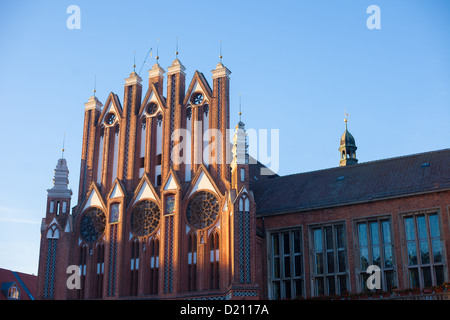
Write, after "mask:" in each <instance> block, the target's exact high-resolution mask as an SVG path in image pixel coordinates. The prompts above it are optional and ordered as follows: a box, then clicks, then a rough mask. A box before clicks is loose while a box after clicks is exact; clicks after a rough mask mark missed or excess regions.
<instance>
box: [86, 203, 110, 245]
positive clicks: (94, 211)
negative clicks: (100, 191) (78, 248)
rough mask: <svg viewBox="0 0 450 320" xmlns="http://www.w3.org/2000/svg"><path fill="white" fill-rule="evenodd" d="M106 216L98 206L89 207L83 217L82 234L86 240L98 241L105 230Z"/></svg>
mask: <svg viewBox="0 0 450 320" xmlns="http://www.w3.org/2000/svg"><path fill="white" fill-rule="evenodd" d="M105 223H106V216H105V214H104V213H103V211H102V210H100V209H98V208H89V209H87V210H86V211H85V212H84V213H83V216H82V217H81V223H80V236H81V238H82V239H83V240H84V241H86V242H95V241H97V240H98V239H99V238H100V237H101V235H102V234H103V232H104V231H105Z"/></svg>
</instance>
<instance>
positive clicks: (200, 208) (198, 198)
mask: <svg viewBox="0 0 450 320" xmlns="http://www.w3.org/2000/svg"><path fill="white" fill-rule="evenodd" d="M218 214H219V200H218V199H217V197H216V196H215V195H213V194H212V193H210V192H206V191H201V192H199V193H197V194H196V195H195V196H194V197H193V198H192V199H191V200H190V201H189V204H188V207H187V212H186V217H187V220H188V222H189V224H190V225H191V226H193V227H194V228H196V229H203V228H207V227H209V226H211V225H212V224H213V223H214V221H215V220H216V218H217V215H218Z"/></svg>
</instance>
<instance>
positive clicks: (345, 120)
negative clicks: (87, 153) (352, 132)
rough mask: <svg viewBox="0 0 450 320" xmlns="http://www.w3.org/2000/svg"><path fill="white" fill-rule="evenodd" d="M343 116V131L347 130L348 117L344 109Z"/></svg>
mask: <svg viewBox="0 0 450 320" xmlns="http://www.w3.org/2000/svg"><path fill="white" fill-rule="evenodd" d="M344 115H345V118H344V122H345V130H347V121H348V120H347V117H348V116H349V114H348V113H347V112H346V111H345V109H344Z"/></svg>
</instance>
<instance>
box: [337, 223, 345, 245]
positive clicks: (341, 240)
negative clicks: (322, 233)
mask: <svg viewBox="0 0 450 320" xmlns="http://www.w3.org/2000/svg"><path fill="white" fill-rule="evenodd" d="M336 233H337V247H338V248H345V234H344V226H337V227H336Z"/></svg>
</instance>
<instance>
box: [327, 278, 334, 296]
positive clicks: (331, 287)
mask: <svg viewBox="0 0 450 320" xmlns="http://www.w3.org/2000/svg"><path fill="white" fill-rule="evenodd" d="M327 287H328V294H329V295H334V294H336V289H335V283H334V277H327Z"/></svg>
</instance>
